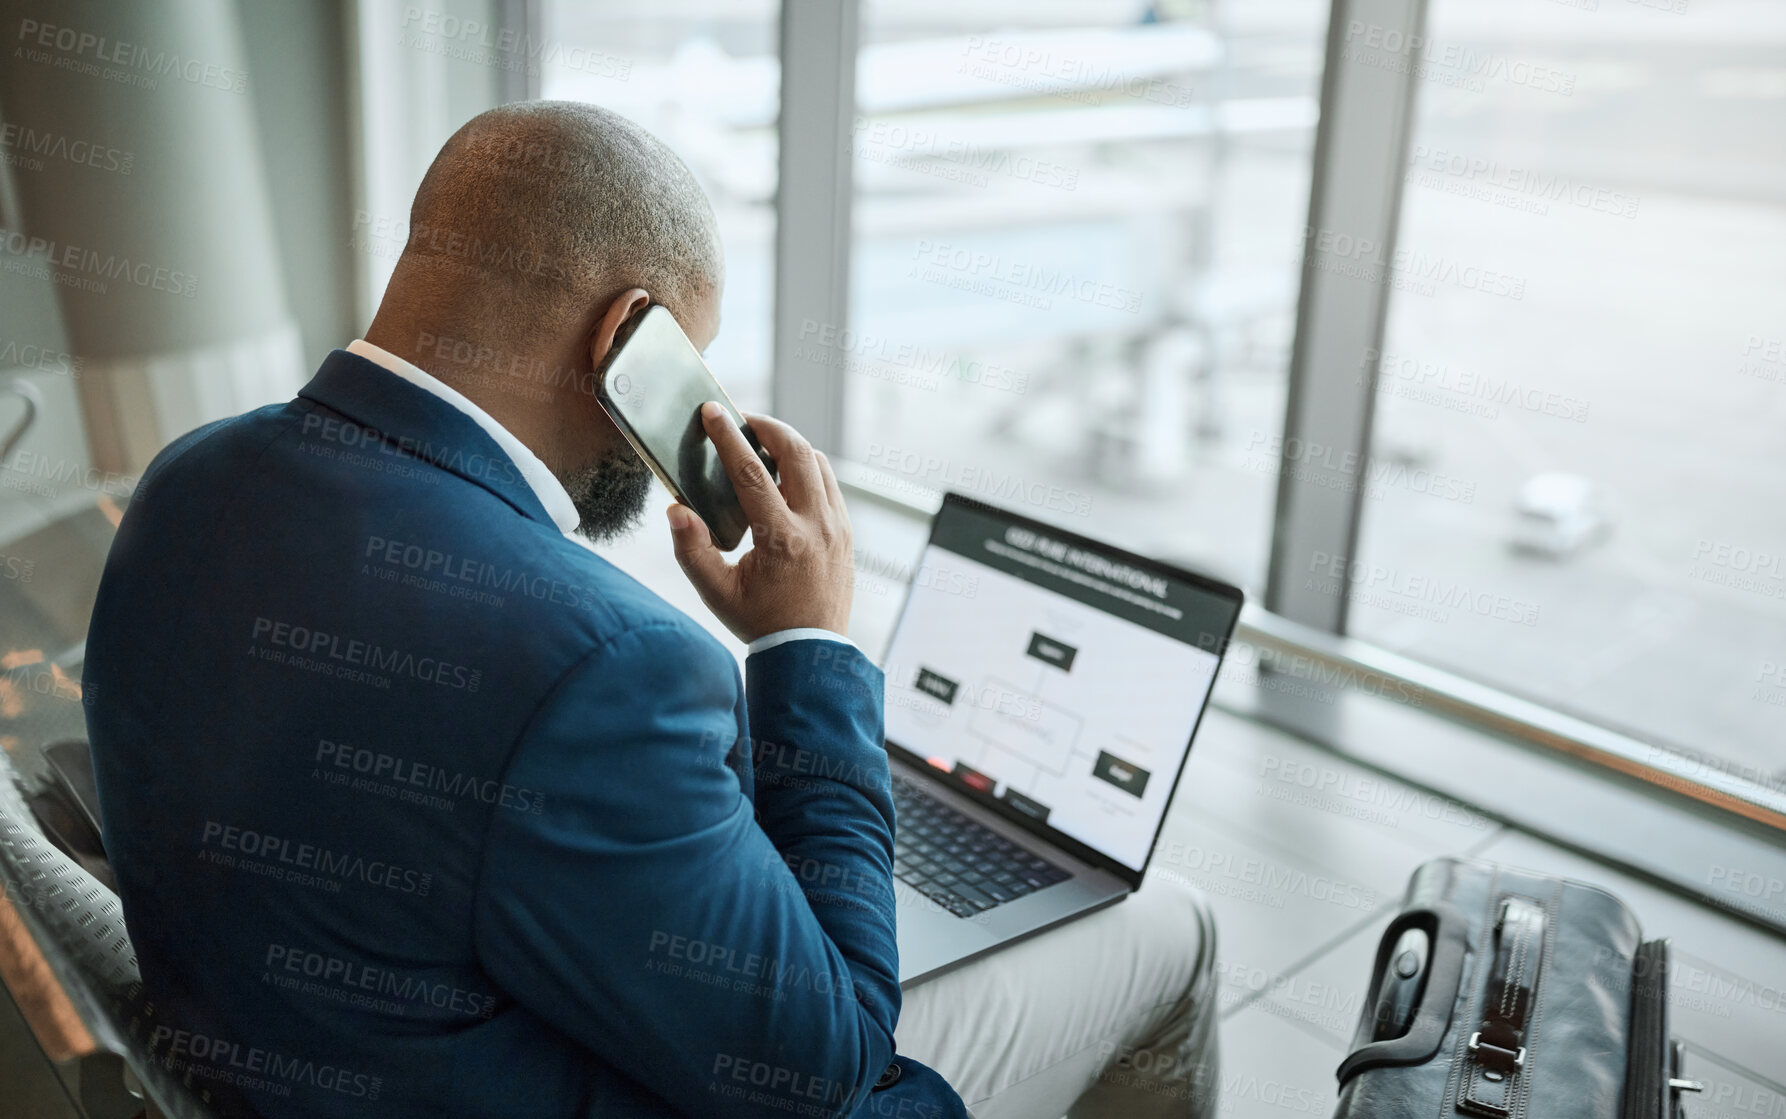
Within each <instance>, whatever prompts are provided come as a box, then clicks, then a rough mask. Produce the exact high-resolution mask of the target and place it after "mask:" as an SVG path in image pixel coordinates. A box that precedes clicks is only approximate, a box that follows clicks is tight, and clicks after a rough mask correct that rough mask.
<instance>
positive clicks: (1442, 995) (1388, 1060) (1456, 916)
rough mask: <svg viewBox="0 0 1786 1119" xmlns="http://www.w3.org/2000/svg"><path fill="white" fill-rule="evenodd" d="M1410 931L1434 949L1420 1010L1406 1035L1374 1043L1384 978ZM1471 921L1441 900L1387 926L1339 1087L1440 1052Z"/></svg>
mask: <svg viewBox="0 0 1786 1119" xmlns="http://www.w3.org/2000/svg"><path fill="white" fill-rule="evenodd" d="M1412 929H1419V930H1421V931H1423V932H1425V933H1426V935H1427V938H1428V944H1429V945H1430V946H1431V947H1430V949H1429V951H1428V954H1427V963H1426V979H1425V982H1424V984H1423V985H1422V989H1421V992H1420V1009H1419V1011H1418V1012H1417V1013H1416V1014H1415V1015H1414V1020H1413V1021H1412V1022H1411V1023H1410V1024H1409V1026H1408V1030H1407V1032H1406V1033H1404V1034H1402V1035H1401V1036H1400V1037H1392V1038H1384V1039H1383V1040H1381V1041H1373V1040H1372V1035H1373V1034H1374V1032H1375V1026H1376V1019H1377V1012H1376V1006H1377V1001H1378V997H1379V995H1380V994H1381V993H1382V990H1383V978H1384V976H1385V975H1386V974H1387V973H1388V971H1389V966H1390V963H1391V960H1392V957H1394V956H1395V955H1396V943H1397V942H1398V941H1399V940H1400V939H1401V937H1402V934H1403V933H1406V932H1408V931H1410V930H1412ZM1469 948H1470V923H1469V921H1467V920H1465V918H1464V915H1463V914H1462V913H1460V912H1458V911H1457V909H1456V908H1454V907H1453V906H1451V905H1449V904H1447V903H1446V902H1442V901H1435V902H1430V903H1428V904H1426V905H1422V906H1418V907H1416V908H1414V909H1405V910H1403V911H1402V912H1401V914H1400V915H1398V916H1397V917H1396V918H1395V920H1393V921H1391V922H1389V927H1388V928H1387V929H1385V930H1383V939H1382V940H1381V941H1380V942H1379V943H1378V945H1377V963H1376V967H1375V968H1374V969H1373V970H1372V971H1371V985H1370V992H1371V998H1370V1002H1369V1004H1368V1005H1367V1006H1366V1008H1365V1012H1364V1014H1363V1016H1362V1018H1361V1019H1360V1021H1359V1023H1358V1033H1357V1036H1356V1037H1354V1038H1353V1040H1352V1052H1351V1054H1350V1055H1349V1056H1347V1057H1346V1059H1345V1060H1344V1061H1342V1062H1340V1067H1339V1070H1338V1072H1337V1073H1336V1075H1337V1076H1338V1077H1339V1080H1340V1083H1342V1084H1344V1083H1345V1082H1346V1081H1347V1080H1349V1079H1351V1078H1352V1077H1354V1076H1356V1075H1358V1074H1359V1073H1361V1072H1363V1071H1365V1070H1366V1069H1373V1068H1381V1067H1384V1066H1392V1065H1418V1064H1423V1063H1425V1062H1426V1061H1428V1060H1430V1059H1432V1056H1433V1054H1434V1053H1437V1052H1438V1051H1439V1043H1440V1042H1441V1041H1443V1040H1444V1038H1445V1031H1446V1030H1448V1029H1450V1028H1451V1013H1452V1010H1453V1008H1455V1007H1456V1005H1457V992H1458V990H1459V989H1460V988H1461V986H1462V984H1463V975H1464V959H1465V957H1466V956H1468V954H1469Z"/></svg>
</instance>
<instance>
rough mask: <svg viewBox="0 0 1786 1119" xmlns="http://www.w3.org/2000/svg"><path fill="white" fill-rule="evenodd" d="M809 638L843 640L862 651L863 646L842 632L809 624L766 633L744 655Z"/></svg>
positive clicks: (753, 642) (751, 644)
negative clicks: (786, 642)
mask: <svg viewBox="0 0 1786 1119" xmlns="http://www.w3.org/2000/svg"><path fill="white" fill-rule="evenodd" d="M807 638H818V639H819V640H822V641H841V642H843V643H844V644H845V645H848V646H849V647H850V648H852V649H856V650H858V651H860V648H861V647H860V646H858V645H857V644H856V643H855V642H854V641H851V640H850V639H849V638H847V637H845V636H844V635H843V634H841V633H837V632H835V631H833V630H828V629H819V628H817V627H816V626H807V627H802V628H796V629H780V630H776V631H775V632H774V633H765V634H764V635H763V636H761V637H759V638H757V639H756V640H755V641H752V642H751V643H750V645H749V647H748V651H747V652H746V653H745V654H744V655H745V656H747V657H748V656H750V655H751V653H760V652H762V651H763V650H764V649H773V648H775V647H776V646H777V645H780V644H782V643H783V642H785V641H804V640H806V639H807Z"/></svg>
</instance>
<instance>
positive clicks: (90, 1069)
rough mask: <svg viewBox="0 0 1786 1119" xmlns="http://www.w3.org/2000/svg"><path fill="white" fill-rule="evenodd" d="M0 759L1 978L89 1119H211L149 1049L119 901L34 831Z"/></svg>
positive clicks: (208, 1099)
mask: <svg viewBox="0 0 1786 1119" xmlns="http://www.w3.org/2000/svg"><path fill="white" fill-rule="evenodd" d="M16 778H17V774H16V772H15V771H14V769H13V766H12V763H11V761H10V759H7V758H6V757H5V755H4V754H0V978H4V980H5V982H6V985H7V987H8V988H9V989H10V990H11V991H12V993H13V997H14V999H15V1000H16V1001H17V1002H18V1004H19V1009H20V1011H21V1013H23V1015H24V1017H25V1020H26V1022H27V1023H28V1024H29V1025H30V1027H31V1030H32V1032H33V1033H34V1034H36V1036H37V1038H38V1042H39V1044H40V1045H42V1046H43V1048H44V1052H45V1053H46V1054H47V1055H48V1056H49V1057H50V1058H51V1059H52V1060H55V1061H59V1062H74V1063H75V1066H76V1069H77V1072H78V1078H79V1085H80V1087H79V1095H80V1104H81V1108H82V1110H83V1111H85V1112H86V1114H87V1115H88V1116H90V1117H91V1119H130V1117H134V1116H139V1115H145V1114H146V1115H147V1117H148V1119H162V1117H165V1119H211V1117H213V1116H215V1115H216V1114H217V1110H216V1108H215V1106H214V1101H213V1099H212V1096H211V1093H210V1091H209V1090H208V1089H207V1088H206V1087H205V1086H204V1085H203V1084H194V1083H193V1082H192V1081H191V1076H190V1073H188V1074H186V1075H184V1076H180V1075H176V1074H175V1073H173V1072H170V1071H169V1070H168V1068H167V1067H166V1066H164V1065H163V1064H161V1063H160V1062H158V1061H157V1060H156V1059H155V1058H154V1057H153V1056H152V1055H151V1052H150V1045H149V1037H150V1031H151V1029H152V1027H153V1024H154V1023H153V1018H154V1009H153V1007H152V1006H151V1005H150V1003H149V1002H148V1000H147V999H145V998H144V996H143V990H142V981H141V977H140V975H139V974H138V971H137V964H136V953H135V951H134V950H133V949H132V948H131V946H130V938H129V936H128V935H127V934H126V932H125V929H124V913H123V909H122V908H121V907H120V905H119V903H118V898H117V896H116V895H114V894H113V893H112V892H111V891H110V890H107V889H106V888H105V887H104V886H102V885H100V883H99V882H98V880H97V879H95V878H94V877H93V876H92V875H91V874H88V873H87V872H86V871H85V870H83V869H82V868H81V867H80V866H79V864H77V863H76V862H75V861H74V860H72V859H70V858H69V857H68V856H67V855H65V854H63V853H62V852H61V851H59V850H57V849H56V848H55V846H53V845H52V844H51V843H50V842H49V841H48V840H47V839H45V838H44V836H43V834H42V833H41V832H40V831H39V830H38V828H37V826H36V823H35V822H34V820H33V818H32V815H31V811H30V809H29V808H28V807H26V804H25V801H24V799H23V797H22V796H20V794H19V791H18V786H17V784H16Z"/></svg>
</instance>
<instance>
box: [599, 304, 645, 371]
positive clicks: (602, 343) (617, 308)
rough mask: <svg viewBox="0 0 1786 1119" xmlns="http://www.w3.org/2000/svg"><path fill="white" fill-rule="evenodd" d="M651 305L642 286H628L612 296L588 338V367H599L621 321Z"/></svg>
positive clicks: (612, 343) (610, 347)
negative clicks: (612, 299)
mask: <svg viewBox="0 0 1786 1119" xmlns="http://www.w3.org/2000/svg"><path fill="white" fill-rule="evenodd" d="M650 305H651V296H650V295H649V294H648V293H647V292H646V291H645V289H644V288H628V289H627V290H625V291H623V292H621V293H620V294H619V295H617V296H615V297H614V302H612V303H610V304H608V309H607V310H606V311H603V312H602V317H601V321H600V322H598V323H596V325H595V333H594V334H592V335H591V336H590V338H589V368H591V369H600V368H601V367H602V361H603V360H604V359H605V358H606V357H607V356H608V352H609V351H610V350H612V349H613V348H614V334H615V332H617V331H618V330H619V329H620V326H621V324H622V323H624V322H626V320H628V319H630V318H632V317H633V316H634V315H637V314H642V313H644V310H645V308H646V307H649V306H650Z"/></svg>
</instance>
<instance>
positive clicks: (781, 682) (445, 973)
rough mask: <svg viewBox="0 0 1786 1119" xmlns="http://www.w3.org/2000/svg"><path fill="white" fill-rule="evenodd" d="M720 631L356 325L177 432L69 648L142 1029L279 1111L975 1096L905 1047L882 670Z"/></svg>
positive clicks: (588, 1111) (142, 491)
mask: <svg viewBox="0 0 1786 1119" xmlns="http://www.w3.org/2000/svg"><path fill="white" fill-rule="evenodd" d="M746 667H747V671H748V675H749V681H750V682H749V687H748V688H746V687H745V686H744V685H743V683H742V681H741V679H740V674H739V672H738V667H737V664H736V662H735V661H734V660H733V658H732V657H731V655H730V654H729V653H728V652H727V651H726V650H725V648H724V647H723V646H722V645H720V643H719V642H717V641H715V640H714V639H713V638H712V637H711V635H709V634H707V633H706V632H705V631H704V630H702V629H701V627H700V626H698V625H697V624H695V623H694V622H693V621H692V620H690V619H689V618H688V617H687V616H685V615H683V614H681V613H679V612H678V611H677V610H675V609H674V608H672V607H671V606H669V605H668V604H667V603H665V602H664V601H663V600H662V599H660V598H659V597H657V596H656V595H654V594H653V593H652V592H650V591H648V590H646V589H645V588H644V587H642V586H641V585H639V584H638V583H637V582H635V581H634V580H633V579H631V578H629V577H628V576H627V575H625V574H623V573H622V572H621V571H619V570H618V569H616V568H615V567H613V566H612V565H611V564H609V563H607V562H606V561H604V560H602V559H600V558H599V557H597V556H595V555H594V554H592V553H590V552H589V551H588V550H586V549H584V548H582V547H580V546H578V545H577V544H575V543H573V542H571V541H568V540H566V539H565V538H564V537H563V536H562V535H561V534H560V533H559V532H558V530H557V529H556V528H555V527H554V526H553V524H552V522H551V520H550V519H549V518H548V516H547V515H546V512H545V510H544V509H543V508H542V507H541V505H540V503H539V501H538V499H537V498H536V497H535V496H534V494H533V492H532V491H531V490H530V489H529V488H528V486H527V484H526V483H525V482H524V481H523V480H522V478H521V476H520V473H519V471H518V470H517V468H516V467H515V464H514V463H513V462H512V461H511V460H509V459H508V458H507V457H506V456H505V455H504V454H503V453H502V451H501V450H500V449H498V447H497V446H496V444H495V443H494V442H493V441H492V440H491V439H490V438H489V437H488V436H487V435H486V434H485V433H484V432H483V430H482V429H480V428H479V427H478V426H477V425H476V424H475V423H474V422H473V421H472V420H471V419H470V418H469V417H467V416H465V415H464V414H463V413H461V412H459V411H458V410H456V409H455V408H453V407H452V406H450V405H448V404H446V403H445V402H444V401H441V400H439V399H438V398H436V397H434V396H433V395H431V394H429V393H427V392H425V391H423V390H421V389H419V388H416V387H415V386H413V385H410V384H408V383H406V382H404V381H402V380H401V379H399V378H397V377H395V376H392V375H391V374H389V373H387V372H385V371H384V370H382V369H380V368H378V367H377V366H376V365H374V364H372V363H371V362H368V361H366V360H364V359H362V358H359V357H357V356H354V355H351V354H348V353H346V352H343V351H336V352H335V353H333V354H332V355H330V357H329V359H328V360H327V361H326V362H325V363H324V364H323V367H322V369H321V371H320V372H318V373H317V375H316V377H315V378H314V379H313V380H312V381H311V382H310V384H309V385H308V386H306V387H305V388H304V390H303V391H302V393H301V394H300V395H299V397H298V398H297V399H295V400H293V401H292V402H291V403H289V404H285V405H283V406H272V407H267V408H263V409H260V410H259V411H256V412H251V413H249V414H247V415H244V416H238V417H236V418H234V419H230V420H225V421H222V422H219V423H215V424H211V425H209V426H207V427H204V428H200V429H199V430H197V431H195V432H192V433H190V434H188V435H186V436H184V437H182V438H181V439H179V440H177V441H176V442H175V443H173V444H172V445H170V446H169V447H168V448H167V449H166V450H164V451H163V452H162V453H161V454H160V455H159V456H157V458H156V460H155V462H154V463H153V464H152V465H151V466H150V468H149V470H148V471H147V472H146V473H145V474H144V476H143V478H142V482H141V486H140V488H139V489H138V491H137V493H136V495H135V497H134V499H133V500H132V502H131V505H130V508H129V510H128V512H127V513H126V514H125V517H124V520H123V523H122V525H121V526H120V528H119V531H118V536H117V540H116V542H115V543H114V545H113V547H112V552H111V555H110V558H109V560H108V562H107V564H106V570H105V577H104V580H103V582H102V584H101V586H100V590H99V597H98V601H97V604H96V606H95V608H94V613H93V623H92V628H91V632H90V635H89V638H88V643H87V659H86V667H85V680H86V682H87V685H88V686H89V687H90V688H91V689H92V690H91V699H92V701H93V702H92V705H91V709H90V712H89V716H88V726H89V730H90V733H91V737H92V745H93V752H94V758H95V763H96V769H97V774H98V783H99V794H100V801H101V806H102V810H103V814H104V819H105V842H106V847H107V850H108V851H109V853H110V855H111V858H112V861H113V864H114V867H115V869H116V871H117V876H118V881H119V885H120V888H121V892H122V895H123V902H124V911H125V916H126V919H127V921H128V924H129V928H130V933H131V938H132V941H133V942H134V945H135V947H136V950H137V954H138V957H139V960H140V963H141V967H142V972H143V977H144V982H145V984H146V987H147V989H148V993H149V995H150V997H151V998H152V999H153V1000H154V1002H155V1013H154V1015H153V1016H152V1018H151V1019H150V1020H149V1022H148V1024H147V1026H146V1029H147V1030H148V1033H149V1037H150V1040H151V1042H152V1043H153V1044H154V1046H155V1049H156V1052H157V1053H158V1054H159V1055H160V1057H161V1058H162V1059H163V1060H165V1061H167V1062H168V1063H169V1064H170V1065H171V1066H172V1067H174V1068H176V1069H184V1070H187V1071H189V1072H190V1073H191V1074H192V1081H193V1083H195V1084H198V1085H201V1086H205V1087H209V1088H210V1089H212V1090H213V1092H215V1093H216V1095H217V1096H218V1098H219V1100H220V1101H221V1102H222V1104H223V1106H224V1107H225V1108H226V1109H228V1110H233V1111H238V1112H243V1113H246V1112H248V1111H250V1110H252V1111H254V1112H258V1113H260V1114H262V1115H265V1116H268V1117H272V1119H284V1117H287V1116H291V1117H296V1116H350V1115H351V1116H374V1115H375V1116H380V1117H384V1116H417V1117H420V1116H428V1117H431V1119H432V1117H440V1116H528V1117H551V1116H576V1115H590V1116H595V1115H600V1116H608V1115H615V1116H620V1115H626V1116H632V1115H672V1114H674V1115H687V1116H708V1115H740V1116H748V1115H762V1116H776V1117H777V1119H783V1117H785V1116H787V1115H790V1114H791V1115H847V1114H858V1115H888V1116H894V1115H897V1116H914V1117H917V1116H944V1115H964V1114H965V1110H964V1109H963V1108H962V1105H961V1102H960V1100H959V1098H958V1097H956V1095H955V1093H954V1092H953V1091H952V1090H951V1089H950V1088H949V1087H948V1085H947V1084H945V1083H944V1082H943V1081H942V1079H941V1078H940V1077H939V1076H937V1074H936V1073H935V1072H933V1071H931V1070H929V1069H927V1068H924V1067H923V1066H921V1065H917V1064H915V1063H912V1062H910V1061H907V1060H906V1059H905V1058H898V1059H897V1060H896V1061H895V1060H894V1058H893V1028H894V1023H895V1021H896V1020H897V1017H898V1013H899V985H898V981H897V975H898V968H897V966H896V953H895V944H894V902H893V894H892V887H891V878H890V875H891V832H892V828H893V808H892V804H891V802H890V798H889V781H888V771H887V760H886V755H885V753H884V749H883V744H882V738H881V696H882V688H881V685H882V680H881V675H880V672H879V670H878V669H877V668H875V667H874V666H873V664H872V663H870V662H869V661H868V660H867V659H866V658H865V657H864V656H863V655H862V654H861V653H860V652H858V651H856V650H855V649H853V648H851V647H850V646H848V645H845V644H842V643H839V642H833V641H823V640H802V641H792V642H788V643H786V644H783V645H780V646H777V647H775V648H772V649H768V650H765V651H763V652H760V653H757V654H755V655H753V656H752V657H751V658H750V659H749V662H748V664H747V666H746ZM890 1061H892V1062H893V1063H894V1064H895V1065H896V1067H897V1068H898V1070H899V1072H898V1074H897V1076H898V1079H897V1081H896V1082H895V1083H892V1084H891V1085H890V1086H887V1087H885V1088H883V1089H881V1090H876V1089H875V1085H876V1083H877V1080H885V1079H888V1078H889V1077H891V1076H892V1075H893V1074H892V1073H891V1072H890V1071H889V1062H890Z"/></svg>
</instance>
